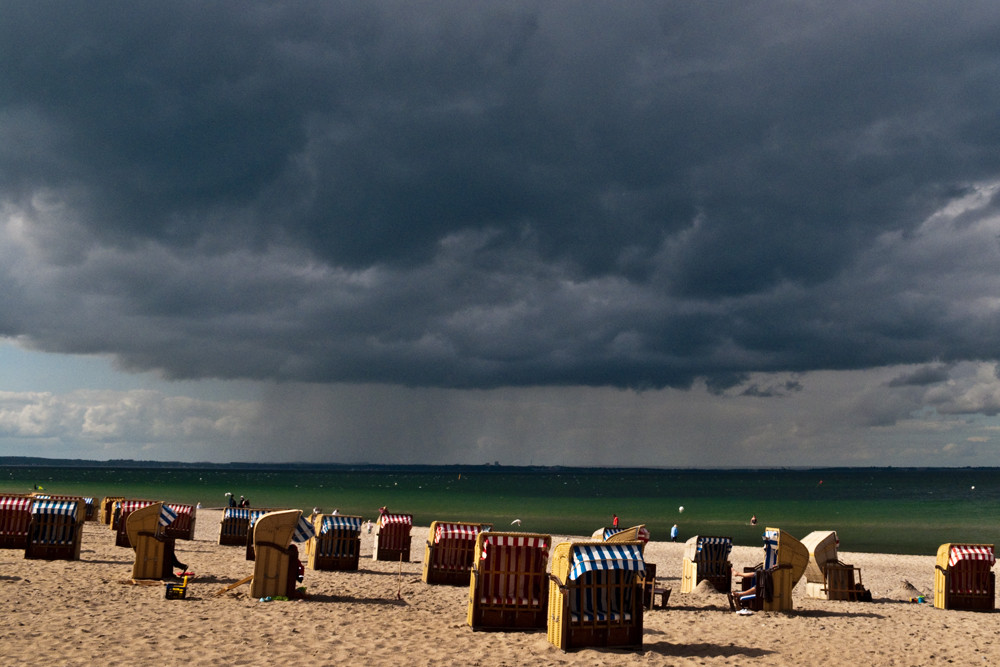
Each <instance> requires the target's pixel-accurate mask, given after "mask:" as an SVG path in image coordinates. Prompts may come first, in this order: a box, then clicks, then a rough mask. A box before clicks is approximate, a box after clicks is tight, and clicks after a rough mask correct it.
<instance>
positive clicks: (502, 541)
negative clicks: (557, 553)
mask: <svg viewBox="0 0 1000 667" xmlns="http://www.w3.org/2000/svg"><path fill="white" fill-rule="evenodd" d="M551 542H552V538H551V537H548V536H544V535H490V534H489V533H486V534H485V536H484V537H483V550H482V553H481V554H480V556H479V558H480V560H486V559H487V558H489V554H490V551H491V550H492V549H495V548H501V547H505V548H524V549H542V550H544V551H543V553H542V557H543V558H544V559H548V557H549V546H550V544H551Z"/></svg>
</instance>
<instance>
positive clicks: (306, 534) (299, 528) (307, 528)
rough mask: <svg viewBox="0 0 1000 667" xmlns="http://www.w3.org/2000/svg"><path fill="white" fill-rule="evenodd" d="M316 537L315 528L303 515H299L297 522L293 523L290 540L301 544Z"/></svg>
mask: <svg viewBox="0 0 1000 667" xmlns="http://www.w3.org/2000/svg"><path fill="white" fill-rule="evenodd" d="M314 537H316V529H315V528H314V527H313V525H312V524H311V523H309V520H308V519H306V518H305V517H304V516H300V517H299V522H298V523H297V524H295V531H294V532H293V533H292V542H296V543H298V544H302V543H303V542H308V541H309V540H311V539H312V538H314Z"/></svg>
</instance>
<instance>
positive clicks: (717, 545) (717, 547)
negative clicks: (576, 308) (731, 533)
mask: <svg viewBox="0 0 1000 667" xmlns="http://www.w3.org/2000/svg"><path fill="white" fill-rule="evenodd" d="M705 547H714V549H713V551H716V553H723V552H724V553H725V554H726V555H727V556H728V555H729V552H730V551H732V549H733V538H731V537H699V538H698V546H697V550H698V551H699V552H700V551H702V550H703V549H704V548H705Z"/></svg>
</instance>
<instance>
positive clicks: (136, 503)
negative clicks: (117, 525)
mask: <svg viewBox="0 0 1000 667" xmlns="http://www.w3.org/2000/svg"><path fill="white" fill-rule="evenodd" d="M155 502H156V501H155V500H122V501H121V502H120V503H116V504H118V505H120V507H121V510H122V514H128V513H130V512H134V511H136V510H138V509H142V508H143V507H149V506H150V505H152V504H154V503H155Z"/></svg>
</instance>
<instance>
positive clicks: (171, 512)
mask: <svg viewBox="0 0 1000 667" xmlns="http://www.w3.org/2000/svg"><path fill="white" fill-rule="evenodd" d="M176 519H177V511H176V510H175V509H174V508H173V507H171V506H170V505H167V504H166V503H164V504H163V505H160V525H161V526H169V525H170V524H172V523H173V522H174V520H176Z"/></svg>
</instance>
